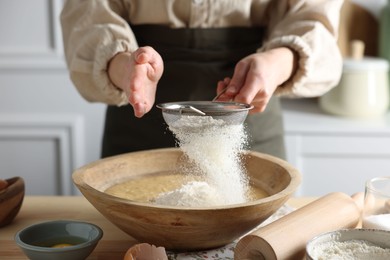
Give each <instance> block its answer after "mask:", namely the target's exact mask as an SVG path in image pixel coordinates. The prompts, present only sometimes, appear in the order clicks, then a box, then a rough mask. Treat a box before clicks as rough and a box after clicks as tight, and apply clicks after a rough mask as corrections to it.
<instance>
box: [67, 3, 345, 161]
mask: <svg viewBox="0 0 390 260" xmlns="http://www.w3.org/2000/svg"><path fill="white" fill-rule="evenodd" d="M341 5H342V0H318V1H312V0H306V1H305V0H268V1H267V0H240V1H237V0H220V1H211V0H113V1H108V0H100V1H99V0H94V1H79V0H69V1H67V2H66V4H65V6H64V9H63V11H62V13H61V23H62V29H63V38H64V47H65V54H66V60H67V64H68V67H69V70H70V75H71V79H72V81H73V82H74V84H75V85H76V87H77V89H78V90H79V92H80V93H81V95H83V96H84V98H86V99H87V100H89V101H94V102H104V103H107V104H108V108H107V113H106V122H105V130H104V137H103V150H102V156H103V157H106V156H111V155H115V154H120V153H125V152H130V151H137V150H144V149H153V148H159V147H169V146H174V144H175V142H174V138H173V137H172V135H171V134H170V132H169V131H168V130H167V129H166V125H164V122H163V119H162V115H161V111H159V109H157V108H156V107H155V106H154V104H155V103H163V102H172V101H186V100H211V99H213V97H214V96H215V95H216V94H217V93H220V92H221V91H222V90H223V89H224V88H225V87H227V90H226V92H225V93H224V94H223V95H221V97H220V98H219V100H220V101H224V100H233V101H236V102H243V103H248V104H252V105H254V109H253V110H252V111H251V115H249V116H248V118H247V120H246V124H247V129H248V134H249V136H250V146H249V147H250V149H252V150H257V151H260V152H264V153H268V154H272V155H275V156H278V157H280V158H284V156H285V152H284V143H283V124H282V116H281V109H280V104H279V100H278V97H279V96H286V97H315V96H319V95H322V94H323V93H325V92H326V91H328V90H329V89H331V88H332V87H333V86H335V85H336V84H337V82H338V80H339V77H340V74H341V64H342V60H341V55H340V53H339V49H338V46H337V41H336V37H337V30H338V21H339V13H340V8H341ZM132 115H134V116H132Z"/></svg>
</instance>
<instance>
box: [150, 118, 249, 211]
mask: <svg viewBox="0 0 390 260" xmlns="http://www.w3.org/2000/svg"><path fill="white" fill-rule="evenodd" d="M169 129H170V130H171V131H172V132H173V134H174V135H175V137H176V139H177V141H178V145H179V146H180V148H181V150H182V151H183V153H184V154H185V155H186V156H187V157H188V159H189V161H190V162H191V165H192V166H193V165H194V166H195V167H189V168H187V169H182V171H184V172H187V174H195V175H198V176H202V178H201V179H202V181H191V182H188V183H186V184H184V185H183V186H182V187H181V188H180V189H177V190H174V191H170V192H166V193H162V194H160V195H159V197H157V198H156V203H158V204H162V205H171V206H188V207H207V206H221V205H228V204H235V203H243V202H245V201H247V197H246V194H247V191H248V180H247V178H246V177H245V176H246V175H245V171H244V168H243V167H242V165H241V160H240V153H241V152H242V151H243V149H244V145H245V144H246V134H245V129H244V126H243V125H227V124H225V122H224V121H223V120H218V119H213V118H212V117H210V116H182V117H181V118H180V119H179V120H178V121H176V122H175V123H174V124H171V125H170V128H169Z"/></svg>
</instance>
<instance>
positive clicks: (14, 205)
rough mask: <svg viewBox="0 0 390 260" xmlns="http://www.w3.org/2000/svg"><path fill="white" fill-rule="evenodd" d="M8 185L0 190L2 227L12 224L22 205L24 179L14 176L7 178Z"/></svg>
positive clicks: (0, 223)
mask: <svg viewBox="0 0 390 260" xmlns="http://www.w3.org/2000/svg"><path fill="white" fill-rule="evenodd" d="M6 181H7V183H8V186H7V187H6V188H5V189H3V190H1V191H0V227H3V226H6V225H8V224H10V223H11V222H12V221H13V220H14V218H15V217H16V215H17V214H18V213H19V210H20V208H21V207H22V203H23V199H24V180H23V178H21V177H13V178H10V179H7V180H6Z"/></svg>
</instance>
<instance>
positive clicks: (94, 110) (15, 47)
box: [0, 0, 105, 195]
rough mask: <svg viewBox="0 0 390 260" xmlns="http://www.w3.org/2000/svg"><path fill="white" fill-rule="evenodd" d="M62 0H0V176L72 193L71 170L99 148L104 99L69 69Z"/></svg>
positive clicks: (40, 191)
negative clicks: (85, 90)
mask: <svg viewBox="0 0 390 260" xmlns="http://www.w3.org/2000/svg"><path fill="white" fill-rule="evenodd" d="M62 4H63V3H62V1H60V0H34V1H29V0H12V1H9V0H8V1H7V0H0V35H1V36H0V178H10V177H12V176H22V177H23V178H24V179H25V182H26V193H27V194H33V195H50V194H63V195H69V194H75V193H76V189H75V188H74V186H73V183H72V181H71V174H72V172H73V170H74V169H75V168H77V167H80V166H82V165H84V164H86V163H88V162H91V161H94V160H96V159H98V158H99V156H100V137H101V134H102V125H103V118H104V110H105V106H104V105H102V104H91V103H88V102H86V101H85V100H84V99H82V98H81V97H80V96H79V94H78V93H77V92H76V90H75V88H74V87H73V85H72V83H71V81H70V80H69V77H68V72H67V70H66V66H65V62H64V57H63V50H62V39H61V29H60V24H59V14H60V11H61V8H62Z"/></svg>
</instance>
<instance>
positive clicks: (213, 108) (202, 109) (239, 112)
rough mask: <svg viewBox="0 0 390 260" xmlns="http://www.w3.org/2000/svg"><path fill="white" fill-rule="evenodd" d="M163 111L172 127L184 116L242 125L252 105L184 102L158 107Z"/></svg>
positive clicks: (165, 118) (166, 120) (159, 105)
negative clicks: (202, 117)
mask: <svg viewBox="0 0 390 260" xmlns="http://www.w3.org/2000/svg"><path fill="white" fill-rule="evenodd" d="M157 107H158V108H160V109H161V110H162V114H163V117H164V120H165V122H166V123H167V124H168V125H169V126H171V125H172V124H173V123H174V122H176V121H177V120H179V119H180V118H181V117H182V116H183V115H186V116H211V117H212V118H213V119H219V120H223V121H224V122H225V123H226V124H230V125H238V124H242V123H243V122H244V121H245V119H246V117H247V115H248V112H249V110H250V109H252V108H253V106H252V105H249V104H244V103H236V102H214V101H183V102H170V103H162V104H158V105H157Z"/></svg>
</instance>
